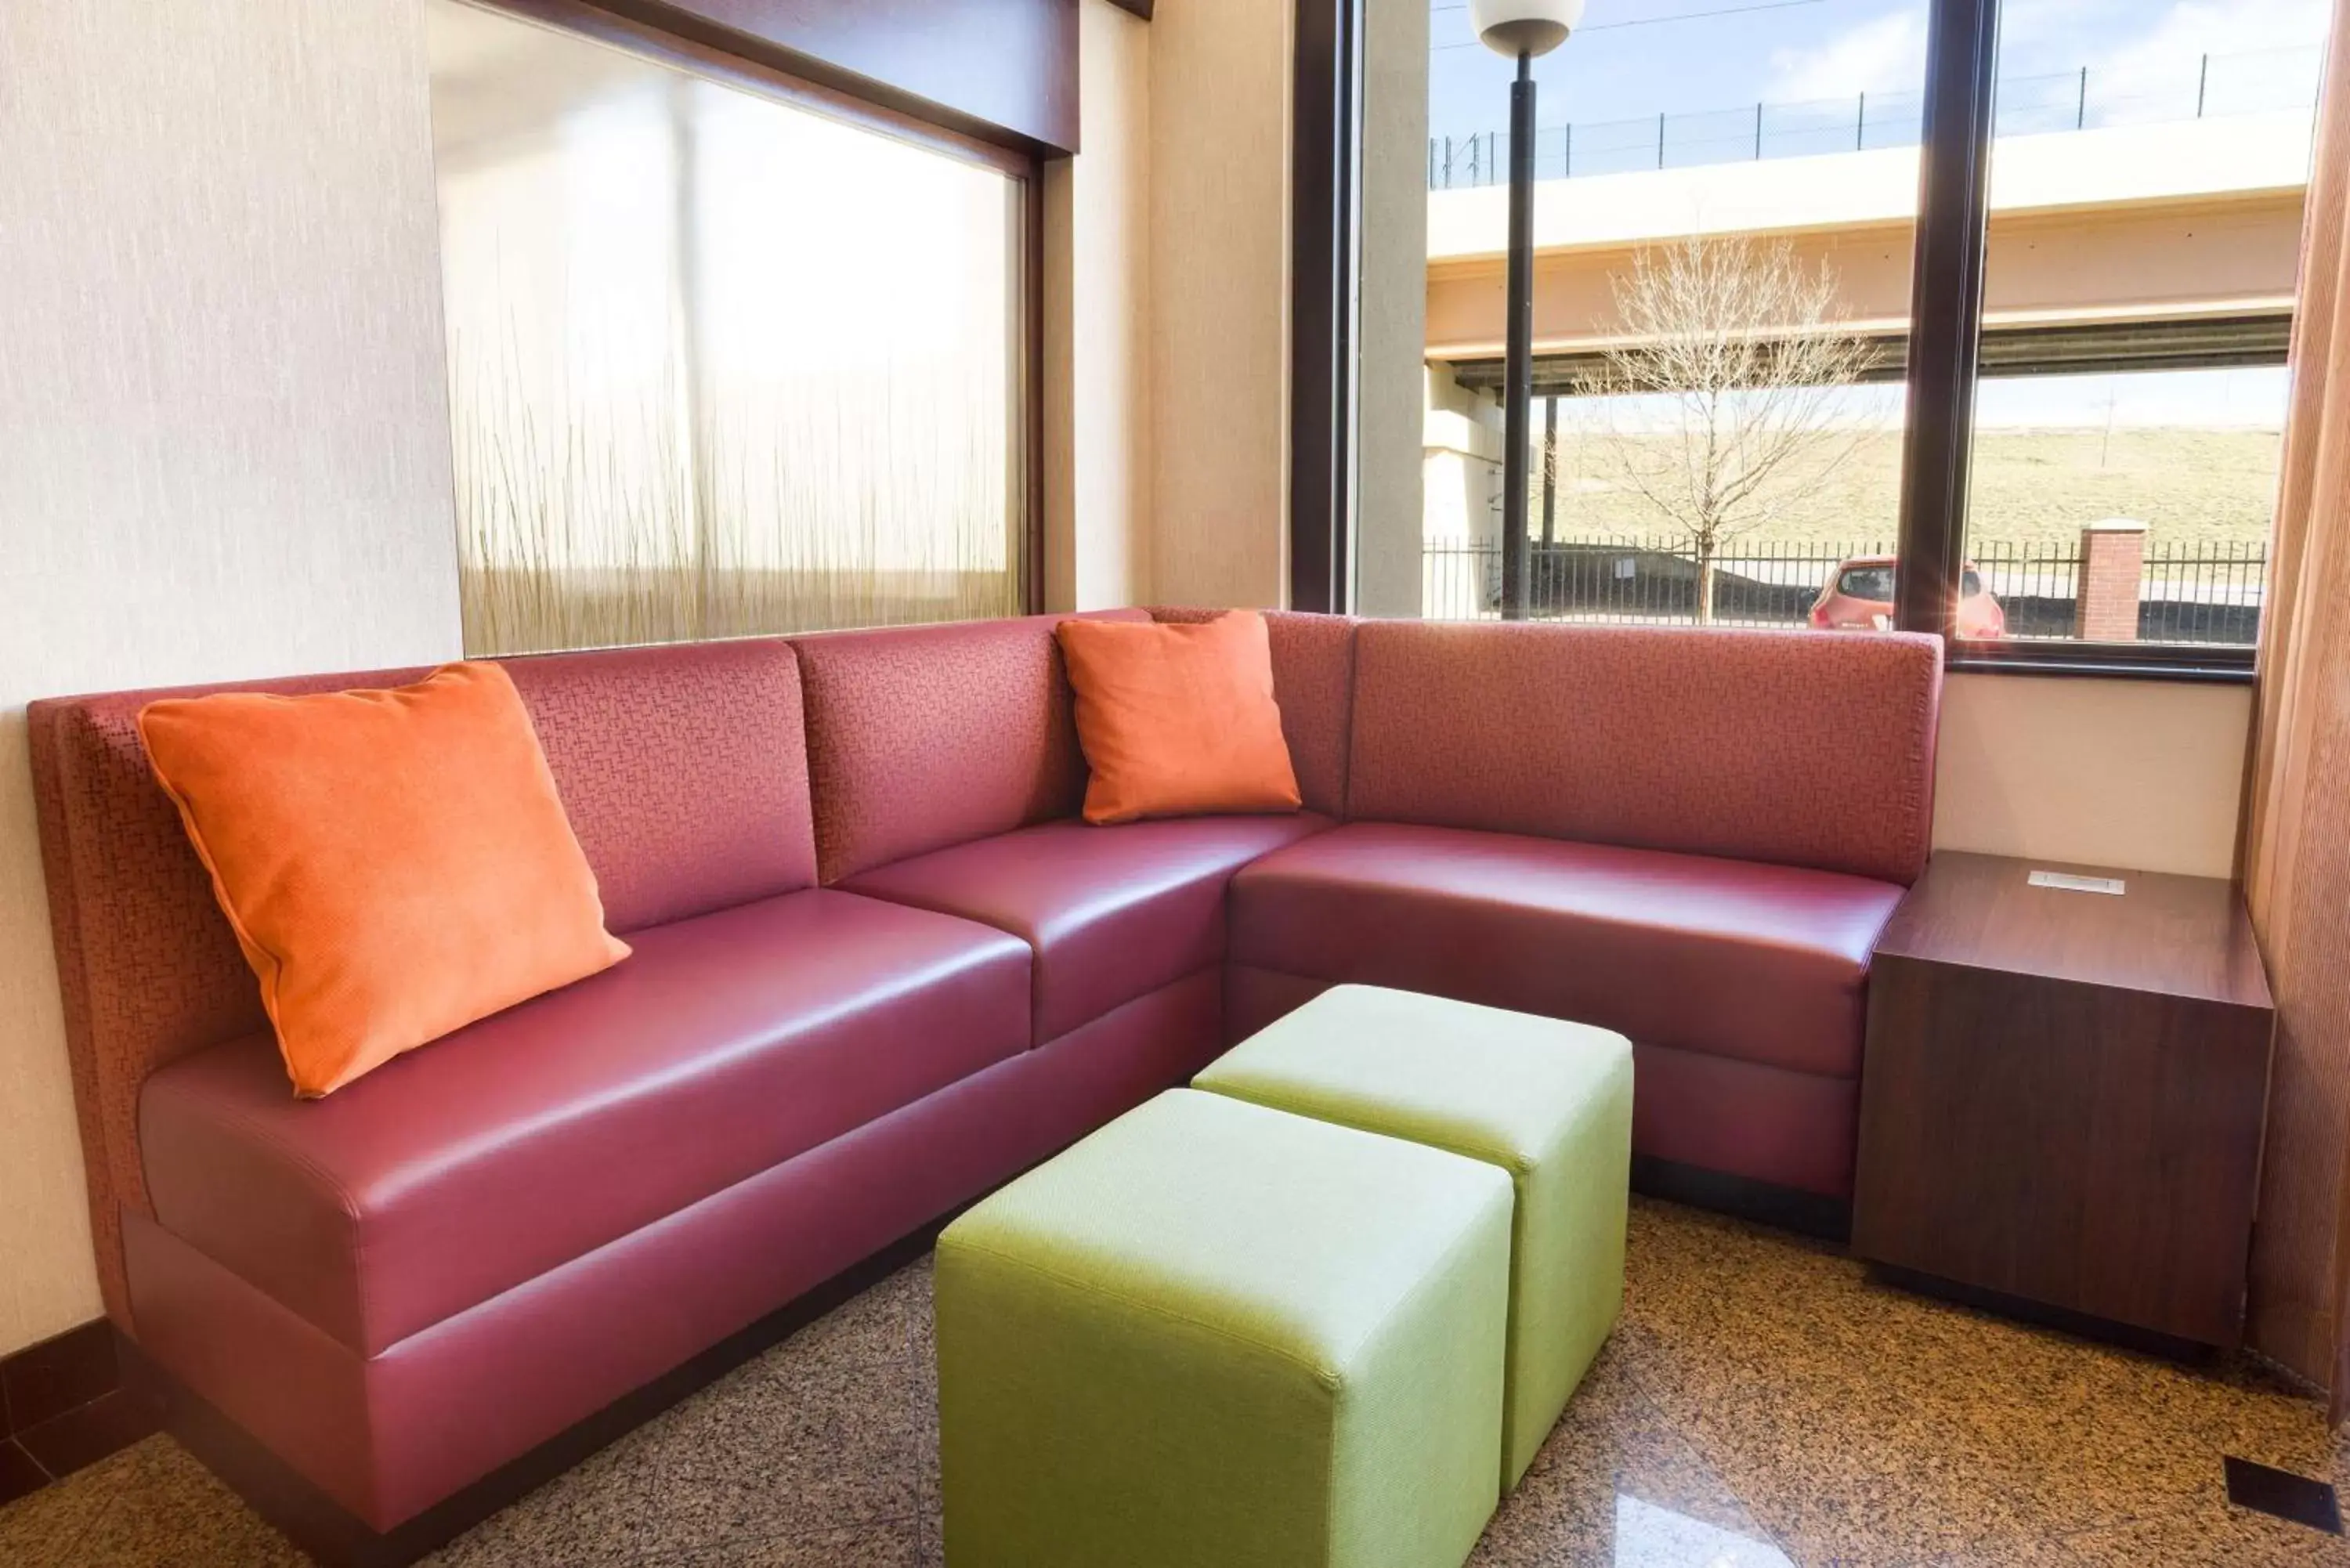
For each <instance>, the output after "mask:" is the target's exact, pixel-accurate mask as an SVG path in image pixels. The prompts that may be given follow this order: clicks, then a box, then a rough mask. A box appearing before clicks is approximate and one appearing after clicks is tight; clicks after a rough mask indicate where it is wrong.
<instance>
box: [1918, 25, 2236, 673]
mask: <svg viewBox="0 0 2350 1568" xmlns="http://www.w3.org/2000/svg"><path fill="white" fill-rule="evenodd" d="M2002 3H2003V0H1933V5H1932V11H1931V14H1930V19H1929V35H1928V45H1927V56H1926V122H1925V132H1924V136H1923V138H1922V143H1923V145H1922V147H1921V149H1920V152H1919V160H1920V162H1919V174H1918V249H1917V254H1916V258H1915V261H1914V264H1913V267H1912V273H1911V279H1912V281H1911V286H1910V298H1909V308H1910V325H1909V333H1910V338H1909V341H1910V351H1909V419H1908V429H1907V431H1906V432H1905V437H1904V443H1903V454H1902V476H1901V526H1900V544H1899V551H1900V554H1899V558H1898V560H1897V562H1896V563H1895V566H1894V575H1895V590H1894V592H1895V598H1894V614H1893V624H1894V625H1895V627H1896V628H1898V629H1900V630H1902V631H1919V632H1927V633H1930V634H1932V635H1934V636H1937V637H1939V638H1940V639H1942V643H1943V665H1944V668H1946V669H1948V670H1951V671H1952V672H1954V673H1960V674H1999V675H2041V676H2054V675H2085V676H2097V677H2103V678H2106V679H2123V680H2190V681H2219V682H2229V683H2241V682H2246V681H2250V680H2251V679H2252V676H2253V670H2254V667H2255V665H2256V663H2257V661H2258V659H2259V650H2258V649H2257V648H2256V647H2244V648H2223V647H2206V646H2189V645H2178V644H2168V643H2145V642H2084V641H2073V640H2062V641H2060V640H2054V639H2052V640H2049V641H2044V642H2043V641H2036V640H2033V641H2024V640H2015V641H1999V642H1986V641H1972V640H1969V639H1962V638H1960V636H1959V635H1958V631H1957V626H1956V616H1957V611H1958V595H1957V592H1956V588H1957V586H1958V584H1959V582H1960V572H1961V571H1962V570H1963V569H1964V563H1965V557H1966V548H1967V499H1968V483H1969V476H1970V469H1971V466H1972V464H1973V461H1974V442H1975V417H1974V416H1975V391H1976V388H1977V386H1978V385H1979V384H1980V382H1981V363H1980V357H1981V345H1982V319H1983V268H1984V261H1985V254H1986V251H1987V248H1988V240H1989V215H1990V214H1989V195H1990V185H1991V144H1992V140H1993V136H1992V132H1993V129H1994V126H1993V117H1994V115H1995V113H1996V110H1997V103H1996V99H1997V91H1998V70H1999V24H2000V12H2001V7H2002Z"/></svg>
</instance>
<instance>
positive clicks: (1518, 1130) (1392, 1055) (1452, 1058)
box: [1192, 985, 1632, 1488]
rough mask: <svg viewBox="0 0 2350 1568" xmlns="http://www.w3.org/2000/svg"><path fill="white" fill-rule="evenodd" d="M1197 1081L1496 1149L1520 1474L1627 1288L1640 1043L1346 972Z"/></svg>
mask: <svg viewBox="0 0 2350 1568" xmlns="http://www.w3.org/2000/svg"><path fill="white" fill-rule="evenodd" d="M1192 1084H1193V1086H1195V1087H1197V1088H1201V1089H1208V1090H1212V1091H1213V1092H1215V1093H1217V1094H1220V1095H1228V1096H1233V1097H1236V1098H1239V1099H1243V1100H1248V1101H1253V1102H1254V1103H1255V1104H1258V1105H1262V1106H1274V1107H1275V1108H1277V1109H1281V1110H1285V1111H1291V1112H1295V1113H1296V1114H1298V1115H1300V1116H1316V1117H1319V1118H1321V1119H1323V1120H1325V1121H1331V1122H1337V1123H1340V1124H1342V1125H1344V1126H1347V1127H1361V1128H1363V1129H1364V1130H1366V1131H1368V1132H1376V1133H1385V1134H1387V1135H1388V1136H1389V1137H1399V1138H1409V1139H1411V1140H1413V1141H1414V1142H1417V1143H1424V1144H1427V1145H1429V1146H1430V1147H1435V1148H1442V1149H1450V1150H1451V1151H1452V1152H1453V1153H1455V1154H1463V1155H1468V1156H1470V1157H1471V1158H1476V1159H1481V1160H1485V1161H1488V1162H1490V1163H1491V1164H1492V1165H1495V1166H1497V1167H1499V1168H1502V1169H1503V1170H1506V1171H1508V1172H1509V1173H1510V1179H1511V1180H1512V1182H1513V1184H1514V1185H1515V1187H1516V1191H1517V1206H1516V1214H1515V1217H1514V1220H1513V1231H1514V1236H1513V1247H1512V1252H1511V1270H1510V1360H1509V1390H1508V1394H1507V1396H1506V1399H1507V1406H1506V1409H1507V1416H1506V1423H1505V1426H1506V1429H1505V1431H1504V1434H1503V1440H1502V1452H1503V1474H1502V1484H1503V1486H1504V1487H1505V1488H1506V1487H1514V1486H1515V1485H1517V1483H1518V1480H1519V1479H1520V1478H1521V1477H1523V1475H1524V1474H1525V1473H1526V1467H1527V1466H1528V1465H1530V1464H1532V1463H1534V1454H1535V1452H1536V1450H1538V1449H1541V1447H1542V1445H1543V1439H1544V1438H1545V1437H1547V1436H1548V1435H1549V1433H1550V1429H1551V1428H1552V1426H1553V1425H1555V1423H1556V1422H1557V1420H1558V1417H1559V1412H1560V1411H1562V1410H1564V1409H1565V1408H1566V1401H1567V1399H1568V1397H1570V1396H1572V1395H1573V1394H1574V1392H1575V1385H1576V1384H1577V1383H1579V1382H1581V1381H1582V1380H1583V1375H1584V1373H1585V1372H1586V1370H1588V1369H1589V1367H1590V1366H1591V1360H1592V1357H1593V1356H1595V1355H1598V1354H1599V1347H1600V1345H1602V1344H1603V1343H1604V1342H1605V1341H1606V1340H1607V1332H1608V1330H1609V1329H1610V1328H1612V1327H1613V1326H1614V1325H1615V1323H1616V1314H1617V1310H1618V1309H1619V1308H1620V1307H1621V1306H1622V1304H1623V1300H1624V1214H1625V1206H1626V1201H1627V1189H1628V1188H1629V1186H1630V1181H1631V1163H1632V1047H1631V1045H1630V1044H1629V1043H1628V1042H1627V1041H1626V1040H1625V1038H1624V1037H1623V1036H1622V1035H1620V1034H1613V1033H1608V1032H1607V1031H1606V1030H1604V1029H1594V1028H1591V1027H1589V1026H1587V1025H1585V1024H1580V1023H1561V1022H1559V1021H1558V1020H1556V1019H1553V1018H1535V1017H1532V1016H1529V1015H1528V1014H1525V1013H1522V1012H1503V1011H1501V1010H1500V1009H1498V1008H1492V1007H1477V1006H1472V1005H1471V1004H1470V1003H1468V1002H1451V1001H1447V1000H1446V999H1444V998H1442V997H1437V996H1421V995H1419V994H1416V993H1414V992H1403V991H1387V990H1383V989H1381V988H1379V987H1378V986H1368V985H1342V986H1338V987H1336V989H1334V990H1330V991H1326V992H1323V993H1322V994H1321V995H1320V996H1318V997H1315V999H1314V1000H1313V1001H1312V1002H1307V1003H1306V1004H1305V1006H1304V1007H1301V1008H1299V1009H1298V1010H1297V1011H1296V1012H1293V1013H1291V1014H1289V1015H1288V1016H1287V1017H1285V1018H1283V1019H1281V1020H1279V1021H1277V1022H1276V1023H1273V1024H1272V1025H1270V1026H1269V1027H1267V1028H1265V1029H1264V1030H1263V1031H1261V1032H1260V1033H1257V1034H1255V1035H1253V1036H1252V1037H1251V1038H1250V1039H1248V1040H1246V1041H1243V1043H1242V1044H1239V1045H1237V1046H1234V1047H1233V1048H1232V1050H1231V1051H1228V1052H1226V1053H1225V1054H1223V1055H1222V1056H1221V1057H1219V1058H1218V1059H1217V1060H1216V1062H1215V1063H1214V1064H1212V1065H1211V1066H1210V1067H1209V1068H1208V1070H1207V1071H1206V1072H1204V1073H1201V1075H1199V1076H1198V1077H1197V1078H1194V1079H1193V1080H1192Z"/></svg>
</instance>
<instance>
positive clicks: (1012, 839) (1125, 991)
mask: <svg viewBox="0 0 2350 1568" xmlns="http://www.w3.org/2000/svg"><path fill="white" fill-rule="evenodd" d="M1329 826H1331V824H1330V820H1329V818H1327V817H1325V816H1317V815H1314V814H1313V813H1311V812H1298V813H1295V814H1294V815H1279V816H1200V817H1184V818H1179V819H1172V820H1167V821H1157V822H1131V823H1123V824H1120V825H1118V826H1112V827H1096V826H1090V825H1088V824H1087V823H1083V822H1076V821H1062V822H1048V823H1045V824H1042V825H1040V826H1035V827H1026V828H1022V829H1020V830H1018V831H1017V832H1013V833H1004V834H999V835H997V836H994V837H993V838H983V839H979V840H977V841H975V842H973V843H970V844H960V845H957V846H955V847H953V848H951V849H941V850H939V851H937V852H936V853H933V854H930V855H921V856H917V857H914V858H913V859H910V860H900V861H899V862H898V863H897V864H896V865H894V866H884V867H880V868H879V869H878V870H872V871H866V872H862V873H859V874H858V876H856V877H851V878H850V879H849V880H848V881H847V882H845V883H843V884H842V886H843V887H844V888H847V889H848V890H850V891H852V892H857V893H861V894H864V895H866V896H868V897H870V898H889V899H894V900H895V901H897V902H899V903H902V904H912V905H916V906H918V907H920V908H922V909H935V910H938V911H940V912H941V913H942V914H949V915H960V916H962V918H963V919H969V920H978V921H981V922H983V923H984V924H987V925H991V926H993V927H995V928H996V929H998V930H1003V931H1009V932H1011V933H1012V934H1013V935H1014V936H1016V937H1018V938H1020V939H1021V940H1023V941H1025V942H1026V943H1027V944H1028V945H1029V946H1030V947H1032V948H1034V949H1035V954H1036V970H1035V975H1036V996H1035V1043H1036V1044H1040V1045H1041V1044H1044V1043H1045V1041H1047V1040H1052V1039H1056V1038H1058V1037H1059V1036H1060V1035H1063V1034H1066V1033H1068V1032H1069V1031H1070V1030H1072V1029H1075V1028H1076V1027H1077V1026H1078V1025H1080V1024H1084V1023H1091V1022H1093V1020H1095V1019H1097V1018H1098V1017H1100V1016H1101V1015H1102V1014H1103V1013H1105V1012H1108V1011H1109V1010H1110V1009H1112V1008H1114V1007H1116V1006H1118V1005H1119V1004H1120V1003H1121V1002H1131V1001H1133V1000H1134V999H1135V998H1136V997H1138V996H1141V995H1143V994H1145V993H1146V992H1152V991H1156V990H1158V989H1159V987H1160V986H1162V985H1166V984H1168V983H1169V982H1170V981H1176V980H1180V979H1181V978H1182V977H1183V976H1185V975H1187V974H1190V973H1191V972H1192V971H1194V970H1198V969H1201V968H1204V967H1206V966H1208V965H1211V964H1214V963H1218V962H1221V961H1222V959H1223V956H1224V895H1225V890H1226V885H1227V884H1228V883H1229V882H1230V881H1231V879H1232V873H1233V872H1234V871H1236V870H1238V869H1240V867H1243V866H1245V865H1247V864H1248V863H1249V862H1250V861H1252V860H1254V859H1255V858H1257V857H1259V856H1261V855H1263V854H1265V853H1267V852H1268V851H1271V850H1274V849H1278V848H1280V847H1281V846H1284V845H1286V844H1293V843H1295V842H1296V841H1298V840H1300V839H1303V838H1306V837H1308V836H1312V835H1315V834H1317V833H1321V832H1324V831H1326V829H1328V828H1329Z"/></svg>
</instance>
